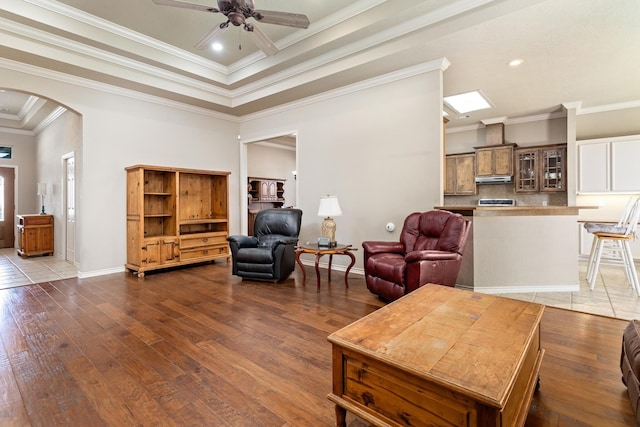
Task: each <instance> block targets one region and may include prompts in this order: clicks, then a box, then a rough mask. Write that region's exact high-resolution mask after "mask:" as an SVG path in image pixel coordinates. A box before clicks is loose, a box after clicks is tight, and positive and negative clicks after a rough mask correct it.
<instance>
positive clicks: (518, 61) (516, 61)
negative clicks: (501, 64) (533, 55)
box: [509, 58, 524, 67]
mask: <svg viewBox="0 0 640 427" xmlns="http://www.w3.org/2000/svg"><path fill="white" fill-rule="evenodd" d="M523 63H524V59H520V58H517V59H514V60H511V61H509V67H519V66H520V65H522V64H523Z"/></svg>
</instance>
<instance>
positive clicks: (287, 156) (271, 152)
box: [240, 132, 298, 234]
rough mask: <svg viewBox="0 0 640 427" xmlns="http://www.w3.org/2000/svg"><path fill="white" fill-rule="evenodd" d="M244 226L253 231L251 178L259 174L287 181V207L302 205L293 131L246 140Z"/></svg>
mask: <svg viewBox="0 0 640 427" xmlns="http://www.w3.org/2000/svg"><path fill="white" fill-rule="evenodd" d="M240 163H241V174H240V175H241V176H240V179H241V184H242V185H241V187H240V188H242V189H244V191H243V192H242V193H241V205H243V206H242V208H241V209H242V212H243V213H242V214H241V224H242V226H241V229H242V233H244V234H247V232H248V231H249V226H248V224H249V222H250V221H249V217H250V216H251V213H250V212H249V203H248V201H249V200H248V195H249V194H248V191H247V188H248V187H247V179H248V178H249V177H254V178H256V177H258V178H262V179H265V178H267V179H270V180H275V181H284V203H283V204H282V206H283V207H290V206H297V205H298V188H297V163H298V156H297V135H296V133H295V132H290V133H288V134H285V135H281V136H271V137H268V138H263V139H255V140H251V141H243V145H242V149H241V154H240Z"/></svg>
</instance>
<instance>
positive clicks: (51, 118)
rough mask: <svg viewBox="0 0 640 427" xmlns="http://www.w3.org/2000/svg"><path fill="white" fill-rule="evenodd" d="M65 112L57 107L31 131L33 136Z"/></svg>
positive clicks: (62, 108) (65, 110) (64, 109)
mask: <svg viewBox="0 0 640 427" xmlns="http://www.w3.org/2000/svg"><path fill="white" fill-rule="evenodd" d="M66 112H67V109H66V108H64V107H62V106H59V107H58V108H56V109H55V110H53V111H52V112H51V114H49V115H48V116H47V117H45V119H44V120H43V121H41V122H40V123H39V124H38V126H36V128H35V129H34V130H33V132H34V134H36V135H38V134H39V133H40V132H42V131H43V130H45V129H46V128H47V127H48V126H49V125H50V124H51V123H53V122H55V121H56V119H57V118H58V117H60V116H61V115H63V114H64V113H66Z"/></svg>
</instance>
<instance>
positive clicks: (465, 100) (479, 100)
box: [444, 90, 491, 114]
mask: <svg viewBox="0 0 640 427" xmlns="http://www.w3.org/2000/svg"><path fill="white" fill-rule="evenodd" d="M444 103H445V104H447V105H448V106H449V107H450V108H453V109H454V110H456V111H457V112H458V113H460V114H464V113H468V112H470V111H477V110H484V109H486V108H491V104H490V103H489V101H488V100H487V98H485V97H484V96H483V95H482V94H481V93H480V91H479V90H474V91H471V92H467V93H461V94H459V95H451V96H445V97H444Z"/></svg>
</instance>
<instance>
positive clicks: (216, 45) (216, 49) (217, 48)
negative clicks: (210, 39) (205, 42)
mask: <svg viewBox="0 0 640 427" xmlns="http://www.w3.org/2000/svg"><path fill="white" fill-rule="evenodd" d="M211 47H212V48H213V50H215V51H216V52H220V51H221V50H222V49H224V47H223V46H222V45H221V44H220V43H214V44H212V45H211Z"/></svg>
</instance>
